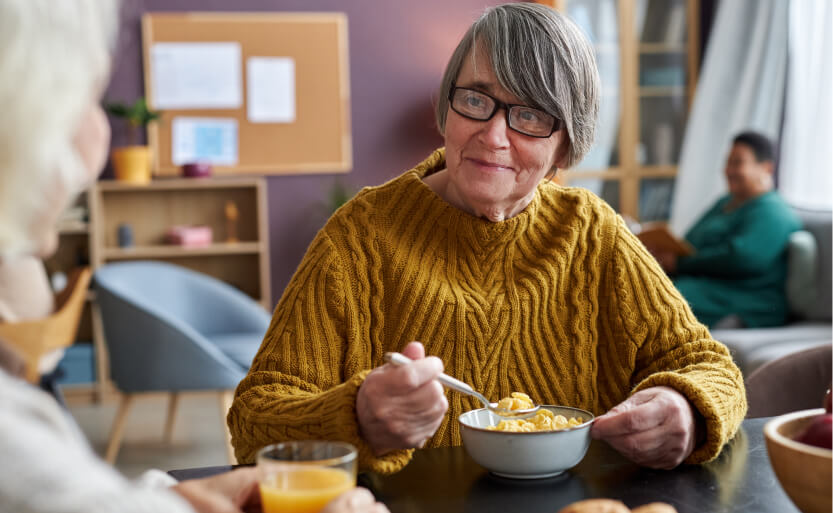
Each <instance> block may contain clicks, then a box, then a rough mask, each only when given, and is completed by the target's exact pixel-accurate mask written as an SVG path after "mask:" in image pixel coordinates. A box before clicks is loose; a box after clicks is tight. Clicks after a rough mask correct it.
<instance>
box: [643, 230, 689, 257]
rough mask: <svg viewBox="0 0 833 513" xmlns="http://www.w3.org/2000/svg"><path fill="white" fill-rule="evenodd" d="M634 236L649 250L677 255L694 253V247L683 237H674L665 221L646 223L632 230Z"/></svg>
mask: <svg viewBox="0 0 833 513" xmlns="http://www.w3.org/2000/svg"><path fill="white" fill-rule="evenodd" d="M634 234H635V235H636V237H637V238H638V239H639V240H641V241H642V244H644V245H645V247H646V248H648V250H649V251H651V252H655V251H663V252H666V251H667V252H670V253H673V254H675V255H677V256H688V255H692V254H694V247H693V246H692V245H691V244H690V243H689V242H688V241H687V240H685V239H680V238H678V237H676V236H675V235H674V234H673V233H671V230H669V229H668V226H667V225H666V224H665V223H646V224H642V225H641V226H640V227H639V228H638V229H637V230H634Z"/></svg>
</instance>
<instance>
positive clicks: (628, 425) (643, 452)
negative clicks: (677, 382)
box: [590, 387, 696, 469]
mask: <svg viewBox="0 0 833 513" xmlns="http://www.w3.org/2000/svg"><path fill="white" fill-rule="evenodd" d="M590 433H591V435H592V436H593V438H598V439H601V440H604V441H606V442H607V443H609V444H610V445H611V446H612V447H613V448H614V449H616V450H617V451H619V452H620V453H622V454H623V455H624V456H625V457H627V458H628V459H630V460H631V461H633V462H635V463H638V464H639V465H643V466H645V467H652V468H661V469H671V468H674V467H676V466H677V465H679V464H680V463H682V461H683V460H684V459H686V457H688V455H689V454H691V452H692V451H693V450H694V445H695V442H696V422H695V417H694V411H693V409H692V407H691V405H690V404H689V402H688V400H687V399H686V398H685V397H684V396H683V395H682V394H680V393H679V392H677V391H676V390H674V389H673V388H669V387H651V388H646V389H645V390H641V391H639V392H637V393H635V394H633V395H632V396H631V397H629V398H628V399H627V400H625V401H623V402H622V403H620V404H618V405H617V406H615V407H613V408H612V409H611V410H610V411H609V412H607V413H606V414H604V415H602V416H600V417H598V418H597V419H596V421H595V422H594V423H593V427H592V429H591V431H590Z"/></svg>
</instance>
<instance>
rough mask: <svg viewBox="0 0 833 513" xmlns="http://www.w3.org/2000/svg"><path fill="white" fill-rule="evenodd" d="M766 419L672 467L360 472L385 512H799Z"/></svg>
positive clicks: (455, 451)
mask: <svg viewBox="0 0 833 513" xmlns="http://www.w3.org/2000/svg"><path fill="white" fill-rule="evenodd" d="M767 420H768V419H747V420H745V421H744V422H743V425H742V427H741V430H740V432H739V433H738V434H737V436H736V437H735V438H734V439H733V440H732V441H731V442H730V443H729V444H728V445H727V447H726V448H724V450H723V452H722V453H721V455H720V457H719V458H718V459H717V460H715V461H713V462H711V463H707V464H705V465H683V466H680V467H678V468H676V469H674V470H651V469H646V468H641V467H639V466H637V465H635V464H633V463H631V462H629V461H628V460H626V459H625V458H623V457H622V456H621V455H619V454H618V453H617V452H616V451H614V450H613V449H612V448H610V446H608V445H607V444H605V443H603V442H599V441H595V440H594V441H593V442H592V443H591V444H590V449H589V450H588V452H587V455H586V456H585V457H584V459H583V460H582V461H581V463H579V464H578V465H577V466H576V467H574V468H572V469H571V470H569V471H568V472H567V473H566V474H564V475H561V476H558V477H554V478H549V479H536V480H515V479H506V478H502V477H498V476H495V475H493V474H490V473H489V472H488V471H487V470H486V469H484V468H483V467H481V466H480V465H478V464H477V463H475V462H474V461H473V460H472V459H471V458H469V456H468V454H466V451H465V449H464V448H463V447H443V448H439V449H425V450H421V451H417V452H416V454H415V455H414V459H413V461H411V463H410V464H408V466H407V467H405V468H404V469H403V470H402V471H401V472H399V473H396V474H393V475H388V476H382V475H377V474H361V475H360V476H359V484H360V485H362V486H365V487H367V488H369V489H370V490H371V491H372V492H373V493H374V494H375V495H376V497H377V499H378V500H380V501H382V502H384V503H385V504H386V505H387V506H388V508H389V509H390V510H391V512H392V513H416V512H430V513H446V512H448V513H452V512H455V513H457V512H476V513H490V512H495V513H506V512H515V511H518V512H523V513H539V512H540V513H555V512H557V511H558V510H559V509H560V508H561V507H563V506H566V505H567V504H570V503H572V502H575V501H579V500H582V499H588V498H596V497H607V498H612V499H618V500H621V501H622V502H624V503H625V504H627V505H628V506H629V507H631V508H633V507H636V506H639V505H642V504H646V503H649V502H657V501H660V502H667V503H669V504H672V505H673V506H674V507H675V508H677V510H678V511H679V513H706V512H708V513H723V512H726V513H728V512H733V513H735V512H737V513H743V512H748V513H753V512H754V513H767V512H778V513H790V512H797V511H798V509H796V507H795V506H794V505H793V504H792V502H790V499H789V498H788V497H787V495H786V494H785V493H784V491H783V489H782V488H781V486H780V485H779V483H778V480H777V478H776V477H775V474H774V473H773V471H772V467H771V466H770V464H769V457H768V455H767V451H766V444H765V441H764V436H763V426H764V423H765V422H766V421H767ZM229 468H230V467H206V468H199V469H187V470H174V471H171V472H170V474H171V475H173V476H174V477H176V478H177V479H180V480H182V479H189V478H195V477H202V476H207V475H212V474H216V473H218V472H221V471H223V470H228V469H229Z"/></svg>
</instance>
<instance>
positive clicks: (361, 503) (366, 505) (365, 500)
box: [321, 488, 388, 513]
mask: <svg viewBox="0 0 833 513" xmlns="http://www.w3.org/2000/svg"><path fill="white" fill-rule="evenodd" d="M321 513H388V508H387V507H385V505H384V504H382V503H381V502H376V499H375V498H374V497H373V494H372V493H370V492H369V491H367V489H366V488H354V489H352V490H350V491H349V492H344V493H342V494H341V495H339V496H338V497H336V498H335V499H333V500H332V501H330V502H329V503H328V504H327V505H326V506H325V507H324V509H322V510H321Z"/></svg>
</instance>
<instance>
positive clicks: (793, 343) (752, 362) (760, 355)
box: [745, 340, 831, 408]
mask: <svg viewBox="0 0 833 513" xmlns="http://www.w3.org/2000/svg"><path fill="white" fill-rule="evenodd" d="M830 346H831V344H830V341H827V340H790V341H789V342H784V343H782V344H770V345H767V346H763V347H759V348H757V349H754V350H752V351H750V352H749V353H748V354H747V355H746V369H745V372H746V374H747V375H748V376H752V374H753V373H754V372H755V371H756V370H758V369H759V368H761V367H763V366H764V365H766V364H767V363H769V362H771V361H773V360H778V359H779V358H783V357H785V356H789V355H791V354H793V353H798V352H800V351H805V350H807V349H812V348H814V347H828V348H829V347H830ZM828 385H829V383H828ZM819 406H821V404H817V405H816V406H814V408H818V407H819Z"/></svg>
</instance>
